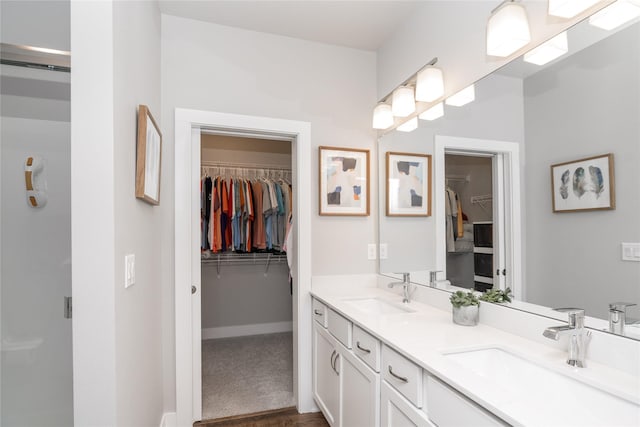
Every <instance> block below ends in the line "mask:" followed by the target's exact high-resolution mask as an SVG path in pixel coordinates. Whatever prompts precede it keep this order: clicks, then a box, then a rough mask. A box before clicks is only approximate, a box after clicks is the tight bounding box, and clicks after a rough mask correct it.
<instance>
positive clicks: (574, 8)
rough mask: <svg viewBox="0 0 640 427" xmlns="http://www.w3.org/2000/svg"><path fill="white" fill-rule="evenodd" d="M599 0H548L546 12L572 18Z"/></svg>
mask: <svg viewBox="0 0 640 427" xmlns="http://www.w3.org/2000/svg"><path fill="white" fill-rule="evenodd" d="M599 1H600V0H549V5H548V9H547V13H548V14H549V15H551V16H557V17H559V18H573V17H574V16H576V15H578V14H579V13H581V12H584V11H585V10H587V9H589V8H590V7H591V6H593V5H594V4H596V3H598V2H599Z"/></svg>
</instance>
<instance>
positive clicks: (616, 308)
mask: <svg viewBox="0 0 640 427" xmlns="http://www.w3.org/2000/svg"><path fill="white" fill-rule="evenodd" d="M634 305H636V304H635V303H632V302H612V303H611V304H609V332H613V333H614V334H618V335H624V326H625V325H626V323H627V319H626V317H627V307H631V306H634Z"/></svg>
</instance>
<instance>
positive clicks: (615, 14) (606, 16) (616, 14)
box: [589, 0, 640, 31]
mask: <svg viewBox="0 0 640 427" xmlns="http://www.w3.org/2000/svg"><path fill="white" fill-rule="evenodd" d="M638 16H640V6H638V5H635V4H633V3H631V2H630V1H626V0H618V1H617V2H615V3H612V4H611V5H609V6H607V7H605V8H604V9H602V10H601V11H599V12H598V13H596V14H594V15H591V17H590V18H589V24H591V25H593V26H594V27H598V28H602V29H603V30H607V31H610V30H613V29H614V28H617V27H619V26H620V25H622V24H625V23H627V22H629V21H631V20H632V19H634V18H637V17H638Z"/></svg>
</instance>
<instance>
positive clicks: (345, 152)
mask: <svg viewBox="0 0 640 427" xmlns="http://www.w3.org/2000/svg"><path fill="white" fill-rule="evenodd" d="M319 154H320V156H319V158H320V169H319V174H320V177H319V182H320V190H319V194H320V204H319V205H320V215H353V216H358V215H359V216H368V215H369V150H358V149H354V148H339V147H320V149H319Z"/></svg>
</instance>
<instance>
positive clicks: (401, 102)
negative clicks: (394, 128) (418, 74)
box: [391, 86, 416, 117]
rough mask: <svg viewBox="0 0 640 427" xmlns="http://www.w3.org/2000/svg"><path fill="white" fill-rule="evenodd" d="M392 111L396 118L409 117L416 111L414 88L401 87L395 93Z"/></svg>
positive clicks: (392, 100) (392, 99)
mask: <svg viewBox="0 0 640 427" xmlns="http://www.w3.org/2000/svg"><path fill="white" fill-rule="evenodd" d="M391 111H393V115H394V116H396V117H407V116H408V115H409V114H411V113H413V112H414V111H416V100H415V98H414V97H413V88H412V87H409V86H400V87H399V88H397V89H396V90H394V91H393V95H392V98H391Z"/></svg>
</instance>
